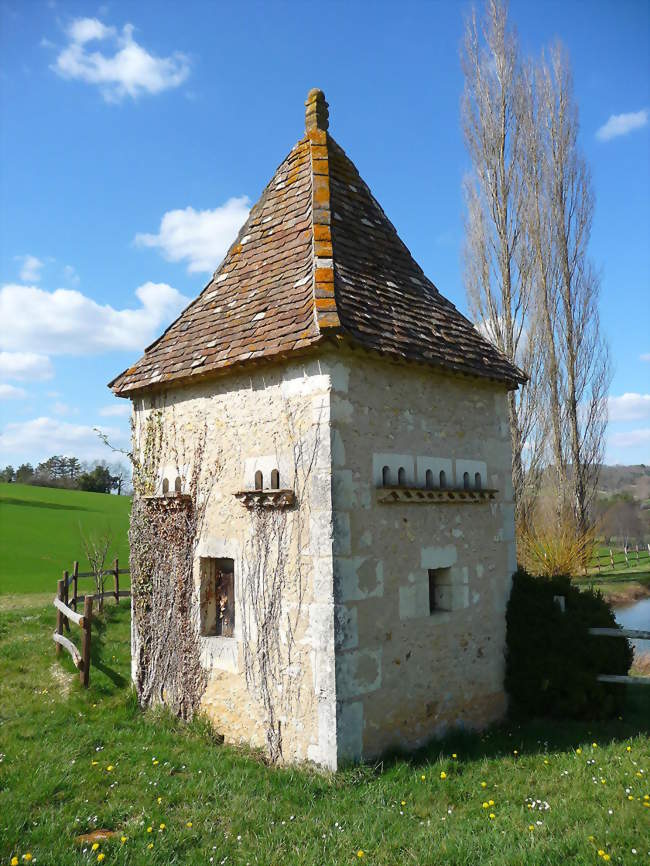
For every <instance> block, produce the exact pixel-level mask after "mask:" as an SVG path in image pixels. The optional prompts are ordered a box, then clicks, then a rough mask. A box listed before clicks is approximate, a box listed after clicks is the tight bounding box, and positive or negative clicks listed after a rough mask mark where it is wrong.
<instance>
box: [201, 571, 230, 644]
mask: <svg viewBox="0 0 650 866" xmlns="http://www.w3.org/2000/svg"><path fill="white" fill-rule="evenodd" d="M200 577H201V635H203V637H233V635H234V633H235V561H234V560H233V559H227V558H212V557H204V556H202V557H201V561H200Z"/></svg>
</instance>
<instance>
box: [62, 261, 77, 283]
mask: <svg viewBox="0 0 650 866" xmlns="http://www.w3.org/2000/svg"><path fill="white" fill-rule="evenodd" d="M63 276H64V277H65V281H66V283H67V284H68V285H69V286H78V285H79V274H78V273H77V271H76V270H75V268H73V266H72V265H66V266H65V267H64V268H63Z"/></svg>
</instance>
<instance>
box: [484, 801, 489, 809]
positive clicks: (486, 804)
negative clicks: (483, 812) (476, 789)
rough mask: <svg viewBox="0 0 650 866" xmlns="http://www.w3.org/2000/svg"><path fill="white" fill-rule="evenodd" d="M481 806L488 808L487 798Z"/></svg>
mask: <svg viewBox="0 0 650 866" xmlns="http://www.w3.org/2000/svg"><path fill="white" fill-rule="evenodd" d="M483 808H484V809H489V808H490V804H489V803H488V802H487V800H486V801H485V802H484V803H483Z"/></svg>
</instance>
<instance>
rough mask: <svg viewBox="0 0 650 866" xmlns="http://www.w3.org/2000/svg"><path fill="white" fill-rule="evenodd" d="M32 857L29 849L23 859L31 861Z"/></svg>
mask: <svg viewBox="0 0 650 866" xmlns="http://www.w3.org/2000/svg"><path fill="white" fill-rule="evenodd" d="M31 859H32V855H31V854H30V853H29V851H28V852H27V853H26V854H23V860H24V861H25V863H29V862H30V860H31Z"/></svg>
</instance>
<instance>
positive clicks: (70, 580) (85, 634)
mask: <svg viewBox="0 0 650 866" xmlns="http://www.w3.org/2000/svg"><path fill="white" fill-rule="evenodd" d="M101 574H102V577H106V576H108V575H112V576H113V582H114V587H113V589H112V590H107V591H104V592H103V593H95V594H94V595H93V594H91V593H85V594H84V595H79V580H84V579H87V578H93V579H94V578H95V574H94V572H92V571H82V572H80V571H79V563H78V562H75V563H74V564H73V566H72V572H68V571H64V572H63V577H62V578H61V580H59V581H58V583H57V587H56V598H55V599H54V601H53V604H54V607H55V608H56V631H55V632H54V634H53V635H52V637H53V639H54V642H55V644H56V654H57V655H60V654H61V648H64V649H66V650H67V651H68V652H69V653H70V655H71V656H72V661H73V662H74V664H75V667H76V668H77V669H78V670H79V679H80V681H81V684H82V685H83V686H84V687H85V688H88V685H89V683H90V645H91V634H92V621H93V602H94V601H100V600H103V599H105V598H113V599H115V604H119V603H120V599H121V598H130V596H131V591H130V590H128V589H120V575H121V574H130V571H129V569H128V568H120V564H119V560H117V559H116V560H115V561H114V562H113V567H112V568H107V569H105V570H104V571H102V573H101ZM70 586H72V597H70ZM79 602H83V605H84V608H83V610H84V612H83V616H82V615H81V614H79V613H77V605H78V604H79ZM71 622H73V623H74V624H75V625H78V626H79V628H80V629H81V652H79V650H78V649H77V647H76V646H75V644H74V643H73V642H72V641H71V640H70V639H69V638H67V637H65V636H64V634H63V630H64V629H66V630H67V631H68V632H70V623H71Z"/></svg>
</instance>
